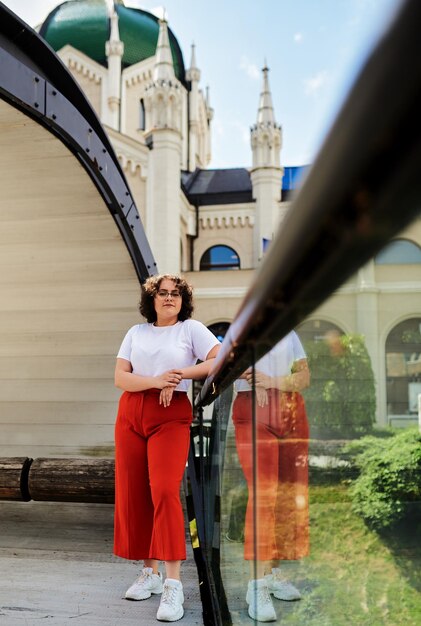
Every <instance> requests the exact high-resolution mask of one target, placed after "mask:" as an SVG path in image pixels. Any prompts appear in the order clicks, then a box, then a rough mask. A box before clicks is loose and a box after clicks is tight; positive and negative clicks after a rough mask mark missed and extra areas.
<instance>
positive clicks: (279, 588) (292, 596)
mask: <svg viewBox="0 0 421 626" xmlns="http://www.w3.org/2000/svg"><path fill="white" fill-rule="evenodd" d="M265 580H266V582H267V586H268V589H269V593H271V594H273V595H274V596H275V598H278V600H286V601H287V602H291V601H292V600H301V593H300V592H299V591H298V589H297V588H296V587H294V585H292V584H291V583H289V582H288V581H287V580H285V578H283V576H282V575H281V571H280V569H279V568H277V567H274V568H272V574H266V576H265Z"/></svg>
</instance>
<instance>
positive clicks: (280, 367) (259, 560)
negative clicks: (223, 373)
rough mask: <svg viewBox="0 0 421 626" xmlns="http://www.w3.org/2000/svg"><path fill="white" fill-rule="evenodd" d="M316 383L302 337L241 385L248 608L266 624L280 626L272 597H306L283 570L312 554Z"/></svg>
mask: <svg viewBox="0 0 421 626" xmlns="http://www.w3.org/2000/svg"><path fill="white" fill-rule="evenodd" d="M253 383H254V384H255V398H256V407H255V413H256V426H255V429H254V426H253V421H252V414H253V395H252V391H251V389H252V385H253ZM309 383H310V373H309V369H308V365H307V358H306V354H305V352H304V349H303V347H302V345H301V343H300V340H299V339H298V336H297V335H296V333H295V332H291V333H289V334H288V335H287V336H286V337H284V339H282V340H281V341H280V342H279V343H278V344H277V345H276V346H275V347H274V348H273V349H272V350H271V351H270V352H269V353H268V354H266V355H265V356H264V357H263V358H262V359H260V361H258V362H257V363H256V367H255V372H254V373H253V372H252V370H248V371H247V372H245V373H244V374H243V376H242V377H241V380H238V381H237V382H236V390H237V392H238V393H237V397H236V399H235V401H234V406H233V422H234V426H235V439H236V446H237V451H238V457H239V460H240V463H241V466H242V469H243V472H244V476H245V478H246V481H247V486H248V492H249V498H248V504H247V511H246V520H245V533H244V534H245V537H244V540H245V541H244V558H245V559H246V560H249V561H250V572H251V580H250V582H249V584H248V589H247V596H246V601H247V603H248V605H249V607H248V611H249V615H250V617H252V618H253V619H258V620H259V621H273V620H276V613H275V608H274V606H273V604H272V600H271V598H270V595H271V594H272V595H274V596H275V598H278V599H280V600H299V599H300V597H301V596H300V593H299V591H298V589H296V588H295V587H294V586H293V585H292V584H291V583H289V582H287V581H286V580H285V579H284V577H283V575H282V573H281V570H280V568H279V563H280V561H289V560H294V559H299V558H302V557H303V556H306V555H307V554H308V551H309V532H308V528H309V524H308V422H307V416H306V412H305V406H304V400H303V398H302V396H301V394H300V391H302V390H303V389H305V388H306V387H307V386H308V385H309ZM254 436H255V437H256V450H255V453H254V446H253V438H254Z"/></svg>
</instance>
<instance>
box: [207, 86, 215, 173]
mask: <svg viewBox="0 0 421 626" xmlns="http://www.w3.org/2000/svg"><path fill="white" fill-rule="evenodd" d="M213 114H214V110H213V109H212V107H211V103H210V95H209V85H208V86H207V87H206V119H207V122H208V132H207V133H206V163H210V161H211V158H212V144H211V132H210V125H211V122H212V120H213Z"/></svg>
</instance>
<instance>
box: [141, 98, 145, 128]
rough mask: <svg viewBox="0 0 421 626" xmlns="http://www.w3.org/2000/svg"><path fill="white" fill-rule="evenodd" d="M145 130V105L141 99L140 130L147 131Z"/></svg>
mask: <svg viewBox="0 0 421 626" xmlns="http://www.w3.org/2000/svg"><path fill="white" fill-rule="evenodd" d="M145 128H146V114H145V103H144V101H143V98H141V99H140V102H139V130H145Z"/></svg>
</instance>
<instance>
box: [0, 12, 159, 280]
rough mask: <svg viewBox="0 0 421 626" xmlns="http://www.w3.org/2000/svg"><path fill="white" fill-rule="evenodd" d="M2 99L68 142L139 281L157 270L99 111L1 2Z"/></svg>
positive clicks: (52, 54)
mask: <svg viewBox="0 0 421 626" xmlns="http://www.w3.org/2000/svg"><path fill="white" fill-rule="evenodd" d="M0 97H1V98H2V99H3V100H5V101H7V102H9V103H10V104H11V105H13V106H15V107H16V108H18V109H20V110H21V111H23V112H24V113H26V114H27V115H29V116H30V117H32V118H33V119H35V120H36V121H37V122H38V123H39V124H42V125H43V126H45V128H47V129H48V130H49V131H51V132H52V133H54V134H55V135H56V136H57V137H58V138H59V139H60V140H61V141H63V143H65V144H66V145H67V146H68V148H69V149H70V150H71V151H72V152H73V153H74V154H75V156H76V157H77V158H78V159H79V161H80V162H81V163H82V165H83V167H84V169H85V170H86V172H87V173H88V174H89V176H90V177H91V178H92V180H93V182H94V184H95V185H96V187H97V189H98V191H99V193H100V195H101V196H102V198H103V199H104V201H105V203H106V205H107V206H108V209H109V211H110V213H111V214H112V216H113V218H114V220H115V222H116V224H117V226H118V228H119V231H120V233H121V236H122V238H123V240H124V242H125V244H126V246H127V249H128V251H129V254H130V256H131V259H132V261H133V264H134V267H135V270H136V273H137V275H138V277H139V280H140V281H141V282H142V281H144V280H145V279H146V278H147V277H148V276H150V275H152V274H156V272H157V267H156V263H155V260H154V258H153V255H152V252H151V249H150V246H149V243H148V240H147V238H146V235H145V231H144V229H143V226H142V222H141V219H140V216H139V213H138V210H137V208H136V205H135V203H134V200H133V198H132V195H131V193H130V189H129V186H128V184H127V181H126V179H125V176H124V173H123V171H122V169H121V167H120V164H119V162H118V159H117V157H116V155H115V152H114V149H113V147H112V145H111V143H110V141H109V139H108V137H107V135H106V133H105V131H104V129H103V127H102V124H101V122H100V121H99V119H98V117H97V115H96V113H95V112H94V110H93V109H92V107H91V105H90V104H89V102H88V100H87V99H86V97H85V95H84V94H83V92H82V91H81V89H80V87H79V86H78V84H77V83H76V81H75V80H74V79H73V77H72V75H71V74H70V72H69V71H68V70H67V68H66V67H65V65H64V64H63V63H62V62H61V60H60V59H59V57H58V56H57V55H56V53H55V52H54V51H53V50H52V48H50V46H49V45H48V44H47V43H46V42H45V41H44V40H43V39H42V38H41V37H40V36H39V35H38V33H36V32H35V31H34V30H32V28H30V27H29V26H28V25H27V24H25V22H23V21H22V20H21V19H20V18H19V17H18V16H17V15H15V14H14V13H13V12H12V11H10V9H8V8H7V7H6V6H5V5H4V4H3V3H1V2H0Z"/></svg>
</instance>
